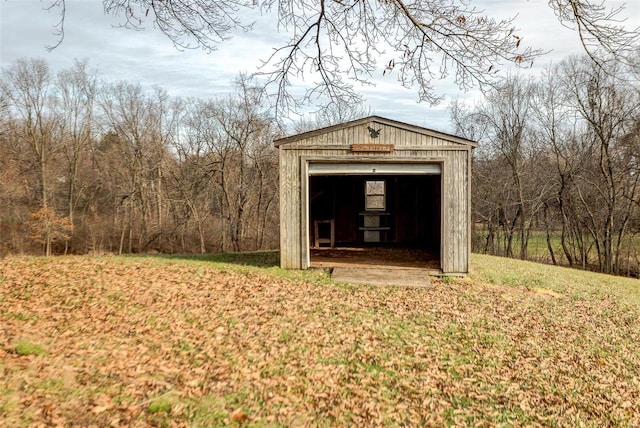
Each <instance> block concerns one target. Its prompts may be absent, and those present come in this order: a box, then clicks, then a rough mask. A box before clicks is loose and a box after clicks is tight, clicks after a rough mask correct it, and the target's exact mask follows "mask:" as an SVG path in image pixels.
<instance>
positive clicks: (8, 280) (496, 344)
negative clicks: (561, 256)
mask: <svg viewBox="0 0 640 428" xmlns="http://www.w3.org/2000/svg"><path fill="white" fill-rule="evenodd" d="M0 272H1V274H0V358H2V360H0V363H1V366H0V370H2V372H1V374H3V376H0V391H3V393H2V394H0V409H4V410H3V411H4V412H5V413H4V414H2V417H3V418H4V419H5V420H6V421H8V423H9V424H10V425H21V424H25V423H26V422H25V421H28V420H31V421H35V422H36V423H49V424H54V425H55V424H56V423H57V424H61V425H64V424H67V425H98V426H114V427H116V426H128V425H132V424H133V425H138V426H156V425H167V426H192V425H197V426H220V425H228V424H236V425H241V426H244V425H252V424H254V423H255V424H263V425H285V426H293V425H295V426H304V425H315V424H325V425H345V426H346V425H352V426H364V425H368V426H370V425H385V424H390V425H408V426H420V425H432V426H433V425H443V424H447V423H448V424H454V425H469V424H480V425H485V426H486V425H494V424H500V423H507V424H513V425H522V424H531V425H536V424H538V425H549V424H559V425H567V424H571V425H579V424H580V423H586V424H595V425H608V424H618V425H630V424H638V423H640V413H639V411H638V409H637V406H635V405H634V403H637V402H640V380H639V378H638V373H640V365H639V361H640V355H639V351H638V347H637V343H639V342H640V336H639V335H640V333H639V332H638V329H637V324H638V315H637V313H634V312H633V311H631V310H630V309H629V308H626V307H625V306H623V305H621V304H620V303H619V302H618V301H617V300H615V299H602V298H597V299H596V298H593V299H587V298H579V299H578V298H574V297H572V296H570V295H557V294H551V293H548V292H543V291H541V290H538V289H532V290H526V289H516V288H505V287H499V286H491V287H489V286H484V285H481V284H470V283H468V281H459V282H452V283H448V284H444V283H439V282H434V285H433V286H432V287H429V288H425V289H403V288H390V287H385V288H373V287H356V286H344V285H341V286H334V285H320V284H313V283H307V282H300V281H289V280H284V279H281V278H277V277H273V276H270V275H268V274H266V273H262V272H259V271H258V272H251V273H247V274H241V273H231V272H228V273H222V272H220V271H217V270H215V269H212V268H210V267H208V266H207V265H205V264H198V265H189V264H186V263H185V264H179V263H160V262H157V261H153V260H144V261H141V260H139V259H122V258H112V259H109V258H90V257H67V258H58V259H55V260H53V261H51V260H50V259H49V260H45V259H37V258H8V259H4V260H2V261H0ZM25 339H28V340H29V341H31V342H33V343H41V344H43V345H46V349H47V351H48V353H47V354H45V355H40V356H31V357H29V358H24V357H22V358H20V357H19V356H18V355H16V354H14V353H12V352H7V349H10V348H9V347H10V346H13V344H14V343H16V342H17V341H20V340H25ZM4 391H8V393H4Z"/></svg>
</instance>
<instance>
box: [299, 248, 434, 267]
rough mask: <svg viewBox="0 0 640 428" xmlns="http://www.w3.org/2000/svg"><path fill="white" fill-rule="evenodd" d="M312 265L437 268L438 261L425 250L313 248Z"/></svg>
mask: <svg viewBox="0 0 640 428" xmlns="http://www.w3.org/2000/svg"><path fill="white" fill-rule="evenodd" d="M310 255H311V257H310V261H311V267H313V268H333V267H337V266H340V267H384V268H385V269H390V268H414V269H428V270H431V271H434V273H435V272H439V271H440V262H439V261H438V260H437V259H436V258H435V257H434V255H433V254H432V253H431V252H429V251H427V250H424V249H417V248H394V247H364V248H354V247H335V248H312V249H311V254H310Z"/></svg>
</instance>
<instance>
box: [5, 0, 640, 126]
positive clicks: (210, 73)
mask: <svg viewBox="0 0 640 428" xmlns="http://www.w3.org/2000/svg"><path fill="white" fill-rule="evenodd" d="M596 1H600V0H596ZM66 3H67V11H66V12H67V15H66V22H65V38H64V42H63V43H62V45H61V46H59V47H58V48H56V49H55V50H53V51H52V52H48V51H47V49H46V48H45V46H47V45H50V44H53V43H55V42H56V41H57V38H56V35H55V34H54V31H55V28H54V26H55V24H56V23H57V21H58V19H59V11H58V10H52V11H47V10H45V7H46V6H47V5H48V4H50V1H49V0H42V1H39V0H0V65H1V66H2V67H6V66H8V65H10V64H12V63H13V62H15V61H16V60H17V59H19V58H22V57H40V58H44V59H45V60H46V61H47V62H48V63H49V65H50V66H51V68H52V69H53V70H54V71H57V70H60V69H63V68H68V67H70V66H72V65H73V61H74V59H75V58H77V59H84V58H87V59H88V60H89V64H90V66H91V67H92V68H97V69H98V70H99V72H100V75H101V76H102V77H103V78H104V79H105V80H108V81H118V80H126V81H128V82H131V83H137V82H139V83H140V84H142V85H143V86H145V87H146V86H149V87H150V86H151V85H159V86H160V87H162V88H164V89H166V90H167V91H168V92H169V94H170V95H173V96H182V97H200V98H209V97H215V96H218V95H224V94H225V93H228V92H230V90H231V85H232V82H233V80H234V79H235V77H236V76H237V75H238V73H239V72H246V73H252V72H254V71H256V70H257V67H258V66H259V64H260V60H261V59H266V56H267V55H268V53H269V52H270V51H271V50H272V48H273V47H277V46H279V43H282V41H283V40H286V35H285V34H278V33H277V32H276V30H275V27H274V26H273V25H269V22H270V20H269V19H268V18H265V17H260V16H259V15H256V19H257V22H256V26H255V28H254V31H252V32H250V33H248V34H239V35H236V36H235V37H234V38H233V39H232V40H230V41H227V42H225V43H224V44H222V45H220V47H219V49H218V50H217V51H215V52H213V53H206V52H204V51H201V50H187V51H178V50H176V49H175V48H174V46H173V45H172V43H171V42H170V41H169V39H168V38H166V36H164V35H162V34H161V33H160V32H159V31H157V30H154V29H153V28H148V29H147V30H146V31H142V32H136V31H132V30H127V29H123V28H117V25H118V24H119V23H120V20H119V19H118V18H114V17H111V16H105V15H104V13H103V9H102V2H101V1H100V0H67V2H66ZM604 3H605V5H607V6H611V7H613V6H616V5H620V4H621V3H622V2H617V1H609V0H607V1H605V2H604ZM474 4H477V5H478V7H480V8H483V9H485V10H486V12H487V14H489V15H493V16H496V17H501V18H502V17H504V18H507V17H511V16H514V15H516V14H517V15H518V17H517V18H516V25H517V27H518V28H520V29H521V31H520V34H521V35H523V36H524V43H527V44H529V45H531V46H534V47H536V48H542V49H545V50H552V52H551V53H550V54H549V55H547V56H546V57H544V58H542V59H540V60H538V62H537V63H536V65H535V67H534V72H536V70H540V69H542V68H544V67H545V66H547V65H549V64H550V63H552V62H554V63H556V62H559V61H560V60H561V59H562V58H564V57H566V56H568V55H570V54H572V53H580V52H581V50H580V46H579V43H578V40H577V37H576V35H575V33H573V32H571V31H570V30H568V29H565V28H564V27H562V26H561V25H560V24H559V23H558V22H557V21H556V19H555V17H554V15H553V11H552V10H551V9H550V8H549V7H548V6H547V0H476V1H475V2H474ZM625 14H626V15H627V16H628V17H629V18H630V19H629V21H628V27H629V28H635V27H637V26H638V25H640V0H628V1H627V2H626V12H625ZM382 67H383V65H380V70H379V71H377V72H375V73H374V76H373V80H374V82H375V86H374V87H364V88H361V89H360V91H361V92H362V93H363V94H364V96H365V97H366V98H367V101H366V104H365V106H367V107H370V108H371V110H372V112H373V113H374V114H377V115H380V116H384V117H388V118H391V119H396V120H400V121H403V122H408V123H412V124H415V125H420V126H426V127H429V128H433V129H438V130H442V131H448V130H450V129H449V126H450V125H449V117H448V113H447V107H448V105H449V103H450V102H451V99H453V98H454V97H462V98H465V99H469V100H473V99H477V98H478V96H479V95H478V93H477V91H471V92H469V93H464V92H462V91H460V90H459V89H458V88H457V87H456V86H455V85H453V84H452V83H451V82H448V81H445V82H441V83H439V84H438V89H439V90H440V91H441V92H442V93H444V94H445V95H446V97H447V98H446V99H445V100H444V101H443V102H442V103H441V104H440V105H438V106H436V107H429V106H428V105H426V104H418V103H416V99H417V91H411V90H406V89H403V88H402V87H401V86H400V85H399V84H398V83H397V82H396V81H395V79H394V78H393V76H392V77H391V78H389V76H386V77H383V76H382Z"/></svg>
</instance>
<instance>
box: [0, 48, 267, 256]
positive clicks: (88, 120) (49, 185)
mask: <svg viewBox="0 0 640 428" xmlns="http://www.w3.org/2000/svg"><path fill="white" fill-rule="evenodd" d="M273 124H274V121H273V119H272V118H271V117H270V115H269V109H268V107H267V105H266V103H265V100H264V97H263V92H262V91H261V90H260V89H258V88H257V87H255V86H253V85H252V84H251V82H250V80H248V79H247V78H245V77H242V76H241V77H239V78H238V80H237V82H236V84H235V87H234V89H233V92H232V93H230V94H229V95H227V96H225V97H220V98H215V99H209V100H201V99H179V98H172V97H169V96H168V95H167V93H166V92H165V91H164V90H162V89H160V88H153V89H150V90H149V89H146V88H143V87H141V86H140V85H137V84H131V83H128V82H118V83H107V82H103V81H102V80H101V79H100V77H99V75H98V74H97V72H95V71H93V70H91V69H90V67H89V65H88V64H87V62H76V63H75V65H74V66H73V67H71V68H70V69H67V70H63V71H60V72H58V73H56V74H54V73H52V71H51V70H50V68H49V66H48V64H47V63H46V62H45V61H44V60H40V59H29V60H28V59H23V60H19V61H17V62H16V63H15V64H13V65H11V66H9V67H7V68H5V69H3V70H2V76H1V78H0V183H1V186H0V255H2V254H7V253H35V254H37V253H42V252H43V251H44V252H45V253H46V254H52V253H67V254H69V253H91V252H95V253H100V252H113V253H136V252H153V251H158V252H170V253H194V252H198V253H204V252H214V251H238V250H257V249H265V248H276V247H277V245H278V229H277V228H278V221H277V218H278V211H279V208H278V168H277V152H276V151H275V149H274V148H273V144H272V141H273V139H274V135H275V132H276V129H275V127H274V125H273Z"/></svg>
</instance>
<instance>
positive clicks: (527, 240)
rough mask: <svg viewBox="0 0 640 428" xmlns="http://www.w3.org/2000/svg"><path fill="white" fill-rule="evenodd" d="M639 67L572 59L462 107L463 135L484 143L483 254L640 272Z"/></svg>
mask: <svg viewBox="0 0 640 428" xmlns="http://www.w3.org/2000/svg"><path fill="white" fill-rule="evenodd" d="M639 68H640V64H635V68H634V67H633V65H626V66H625V65H621V64H613V63H612V64H595V63H594V62H593V61H590V60H589V59H587V58H579V57H572V58H569V59H567V60H565V61H563V62H562V63H560V64H558V65H556V66H554V67H551V68H549V69H548V70H547V71H546V72H545V73H543V74H542V75H541V76H540V77H538V78H526V77H523V76H521V75H511V76H509V77H508V78H507V80H506V82H505V83H504V85H502V86H501V87H500V88H496V89H495V90H492V91H490V92H489V93H488V94H487V96H486V97H485V99H484V100H483V101H482V102H481V103H479V104H477V105H474V106H467V105H463V104H461V103H454V105H453V107H452V117H453V120H454V123H455V125H456V128H457V132H458V133H460V134H462V135H464V136H466V137H468V138H471V139H474V140H477V141H479V142H480V144H479V147H478V148H477V149H476V151H475V158H474V165H473V196H472V198H473V220H474V224H475V230H474V232H475V233H474V239H473V248H474V251H477V252H483V253H489V254H496V255H503V256H508V257H518V258H521V259H535V260H544V261H548V262H551V263H554V264H563V265H569V266H574V267H579V268H583V269H593V270H597V271H601V272H606V273H615V274H624V275H634V276H637V275H638V274H639V273H640V239H639V238H640V237H639V236H638V233H639V232H640V186H639V184H640V183H639V179H640V86H639V85H638V78H639V77H640V76H639V75H638V69H639Z"/></svg>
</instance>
